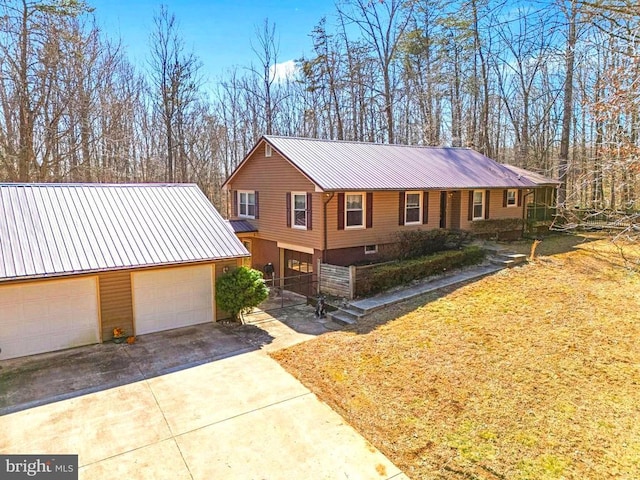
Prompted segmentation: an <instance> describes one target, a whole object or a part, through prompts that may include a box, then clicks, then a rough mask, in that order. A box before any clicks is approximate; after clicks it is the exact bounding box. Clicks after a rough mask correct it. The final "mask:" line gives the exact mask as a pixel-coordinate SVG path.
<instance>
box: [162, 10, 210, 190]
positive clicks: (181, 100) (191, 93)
mask: <svg viewBox="0 0 640 480" xmlns="http://www.w3.org/2000/svg"><path fill="white" fill-rule="evenodd" d="M154 22H155V30H154V31H153V32H152V34H151V60H150V68H151V72H150V74H151V78H152V82H153V87H154V94H155V96H156V102H155V104H156V108H157V109H158V111H159V112H160V115H161V117H162V121H163V123H164V130H165V131H164V134H165V142H166V151H165V155H166V159H167V170H166V172H167V174H166V179H167V181H169V182H174V181H175V180H176V174H175V173H176V165H175V163H176V161H175V160H176V157H177V158H178V159H179V168H180V173H181V176H182V181H186V178H185V176H186V158H184V153H185V150H184V148H183V142H184V129H183V123H184V118H185V116H186V114H187V111H188V109H189V107H190V106H191V105H192V103H193V102H194V101H195V99H196V97H197V95H198V90H199V86H200V81H201V80H200V77H199V70H200V65H201V64H200V61H199V60H198V59H197V57H196V56H195V55H194V54H193V53H186V52H185V49H184V41H183V40H182V38H181V37H180V35H179V31H178V24H177V21H176V17H175V15H173V14H170V13H169V11H168V10H167V7H166V6H161V7H160V11H159V13H158V14H157V15H156V16H155V18H154ZM176 153H177V155H176Z"/></svg>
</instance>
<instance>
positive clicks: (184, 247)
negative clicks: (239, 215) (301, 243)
mask: <svg viewBox="0 0 640 480" xmlns="http://www.w3.org/2000/svg"><path fill="white" fill-rule="evenodd" d="M248 255H249V254H248V252H247V250H246V249H245V248H244V247H243V246H242V244H241V242H240V241H239V240H238V238H237V237H236V235H235V234H234V233H233V231H232V230H231V228H230V226H229V224H228V223H227V222H225V221H224V220H223V218H222V217H221V216H220V214H219V213H218V212H217V210H216V209H215V208H214V207H213V205H212V204H211V203H210V202H209V200H208V199H207V198H206V197H205V195H204V194H203V193H202V191H201V190H200V189H199V188H198V187H197V186H196V185H189V184H121V185H108V184H0V349H1V351H0V360H1V359H6V358H14V357H20V356H24V355H32V354H36V353H43V352H50V351H54V350H61V349H65V348H70V347H75V346H80V345H88V344H92V343H99V342H103V341H108V340H111V338H112V336H113V329H114V328H116V327H119V328H122V329H123V330H124V331H125V332H126V333H127V334H128V335H141V334H145V333H151V332H158V331H162V330H168V329H173V328H178V327H184V326H188V325H195V324H199V323H205V322H211V321H215V320H216V319H220V318H223V316H224V312H221V311H219V310H217V309H216V307H215V279H216V278H217V277H218V276H220V275H221V274H222V273H224V272H225V271H226V270H228V269H229V268H233V267H235V266H236V265H239V264H241V262H242V259H243V258H245V257H247V256H248Z"/></svg>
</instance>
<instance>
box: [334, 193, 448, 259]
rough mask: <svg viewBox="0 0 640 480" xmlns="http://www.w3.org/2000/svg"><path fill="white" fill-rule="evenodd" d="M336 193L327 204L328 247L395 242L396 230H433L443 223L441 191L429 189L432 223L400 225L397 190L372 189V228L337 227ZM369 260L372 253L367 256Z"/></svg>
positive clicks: (430, 220) (362, 245) (337, 247)
mask: <svg viewBox="0 0 640 480" xmlns="http://www.w3.org/2000/svg"><path fill="white" fill-rule="evenodd" d="M337 197H338V196H337V195H335V196H334V197H333V198H332V199H331V201H330V202H329V204H328V205H327V226H328V235H327V237H328V242H327V243H328V245H327V247H328V249H330V250H334V249H341V248H349V247H356V246H357V247H363V248H362V249H364V246H365V245H379V244H385V243H390V242H393V240H394V236H395V234H396V233H397V232H401V231H408V230H416V229H423V230H431V229H433V228H438V225H439V223H440V192H436V191H433V192H429V205H428V208H429V223H427V224H426V225H400V226H399V225H398V217H399V211H400V203H401V201H400V195H399V194H398V192H397V191H385V192H373V228H359V229H353V230H351V229H345V230H338V227H337V225H338V200H337ZM366 258H367V259H369V258H370V256H368V255H367V257H366Z"/></svg>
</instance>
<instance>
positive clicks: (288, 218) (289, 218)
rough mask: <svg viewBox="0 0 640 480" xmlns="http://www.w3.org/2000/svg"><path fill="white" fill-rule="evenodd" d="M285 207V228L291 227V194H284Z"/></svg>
mask: <svg viewBox="0 0 640 480" xmlns="http://www.w3.org/2000/svg"><path fill="white" fill-rule="evenodd" d="M285 202H286V203H285V205H286V206H287V208H286V210H287V227H290V226H291V192H287V193H286V194H285Z"/></svg>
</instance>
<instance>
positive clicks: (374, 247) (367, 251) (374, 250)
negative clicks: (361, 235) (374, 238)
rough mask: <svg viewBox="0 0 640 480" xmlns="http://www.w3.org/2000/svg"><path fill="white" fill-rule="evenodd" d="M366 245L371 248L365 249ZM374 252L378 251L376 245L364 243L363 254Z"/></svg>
mask: <svg viewBox="0 0 640 480" xmlns="http://www.w3.org/2000/svg"><path fill="white" fill-rule="evenodd" d="M367 247H373V250H367ZM374 253H378V245H373V244H372V245H365V246H364V254H365V255H373V254H374Z"/></svg>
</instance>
